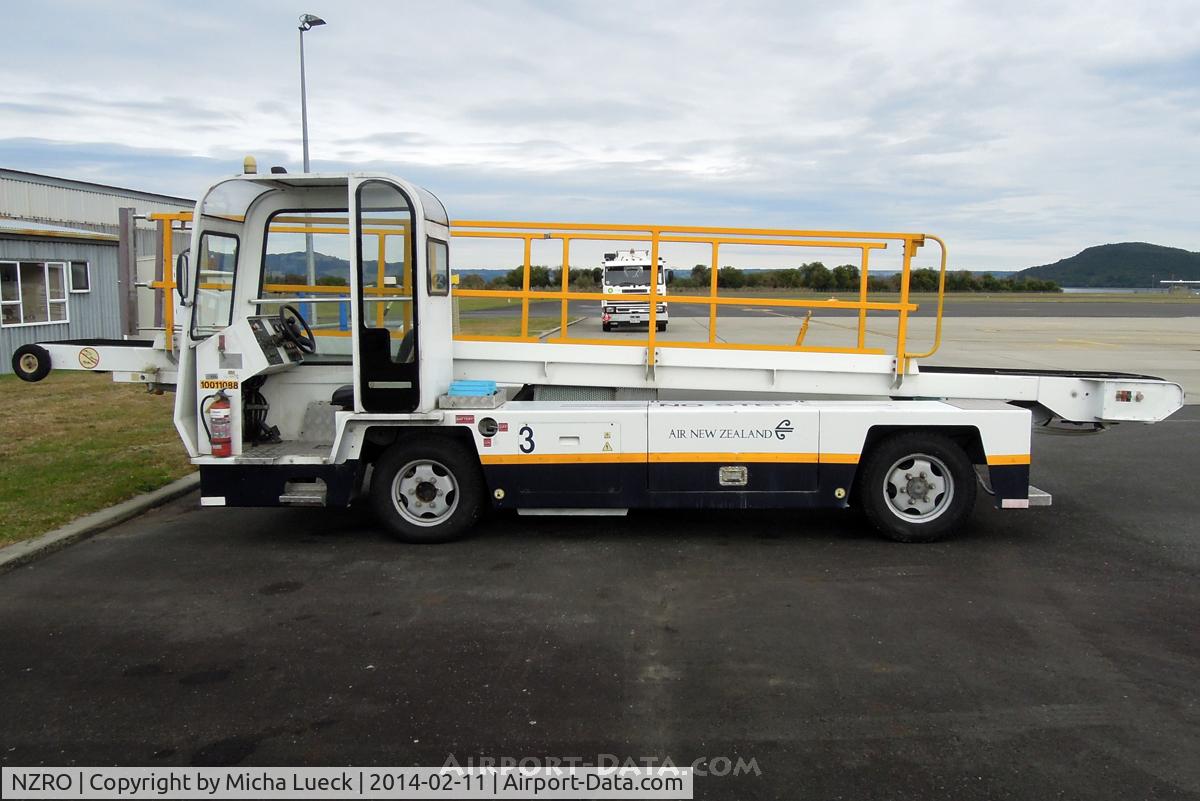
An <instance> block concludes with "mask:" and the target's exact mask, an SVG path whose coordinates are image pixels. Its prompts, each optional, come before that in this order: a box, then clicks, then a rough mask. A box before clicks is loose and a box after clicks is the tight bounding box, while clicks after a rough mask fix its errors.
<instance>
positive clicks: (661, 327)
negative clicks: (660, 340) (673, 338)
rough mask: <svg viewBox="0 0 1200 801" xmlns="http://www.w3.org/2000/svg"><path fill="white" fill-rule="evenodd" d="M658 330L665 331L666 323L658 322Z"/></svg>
mask: <svg viewBox="0 0 1200 801" xmlns="http://www.w3.org/2000/svg"><path fill="white" fill-rule="evenodd" d="M658 330H659V331H666V330H667V324H666V323H659V324H658Z"/></svg>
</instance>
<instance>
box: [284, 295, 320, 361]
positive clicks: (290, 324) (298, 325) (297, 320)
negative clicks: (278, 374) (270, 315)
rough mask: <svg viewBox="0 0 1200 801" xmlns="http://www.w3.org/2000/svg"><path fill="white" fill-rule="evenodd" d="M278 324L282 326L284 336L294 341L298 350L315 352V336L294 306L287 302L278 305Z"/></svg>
mask: <svg viewBox="0 0 1200 801" xmlns="http://www.w3.org/2000/svg"><path fill="white" fill-rule="evenodd" d="M279 325H280V327H281V328H283V334H284V336H286V337H287V338H288V339H290V340H291V341H292V342H295V343H296V347H298V348H299V349H300V350H302V351H304V352H305V353H316V352H317V337H316V335H315V334H313V330H312V327H311V326H309V324H308V321H307V320H305V319H304V317H303V316H301V314H300V310H299V309H297V308H296V307H295V306H292V305H291V304H287V305H284V306H281V307H280V309H279Z"/></svg>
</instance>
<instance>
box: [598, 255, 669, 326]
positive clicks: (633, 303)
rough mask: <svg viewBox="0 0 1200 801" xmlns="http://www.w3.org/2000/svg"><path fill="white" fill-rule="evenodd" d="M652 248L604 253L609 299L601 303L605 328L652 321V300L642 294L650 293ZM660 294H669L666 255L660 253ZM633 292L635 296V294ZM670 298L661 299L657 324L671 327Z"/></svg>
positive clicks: (644, 323)
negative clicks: (641, 296) (669, 320)
mask: <svg viewBox="0 0 1200 801" xmlns="http://www.w3.org/2000/svg"><path fill="white" fill-rule="evenodd" d="M652 263H653V262H652V260H651V256H650V251H648V250H635V249H633V248H630V249H629V250H620V251H617V252H615V253H605V254H604V264H603V273H602V275H603V278H602V279H601V284H602V290H603V292H604V294H605V299H604V301H603V302H601V304H600V324H601V326H602V328H603V329H604V330H605V331H611V330H612V329H613V328H616V327H617V326H622V325H648V324H649V322H650V302H649V301H639V300H637V299H636V297H637V296H638V295H649V294H650V280H651V279H650V273H651V270H650V265H651V264H652ZM656 294H658V295H662V296H665V295H666V294H667V264H666V259H664V258H663V257H662V256H659V257H658V292H657V293H656ZM631 296H632V297H631ZM667 322H668V315H667V302H666V301H665V300H663V301H661V302H658V315H657V321H656V323H657V328H658V330H659V331H666V330H667Z"/></svg>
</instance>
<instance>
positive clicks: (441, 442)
mask: <svg viewBox="0 0 1200 801" xmlns="http://www.w3.org/2000/svg"><path fill="white" fill-rule="evenodd" d="M483 494H484V485H483V476H482V475H481V473H480V471H479V462H478V460H477V459H475V458H474V457H473V456H471V455H469V454H468V453H467V452H466V450H465V449H464V448H462V447H460V446H458V445H456V444H455V443H454V442H452V441H450V440H445V439H438V438H429V439H427V440H425V441H423V442H419V443H417V442H414V443H412V444H407V443H406V444H400V445H396V446H395V447H393V448H391V449H390V450H389V451H388V452H387V453H385V454H384V455H383V457H382V458H381V459H380V460H379V461H378V462H376V464H375V469H374V471H373V474H372V477H371V505H372V506H373V507H374V509H375V514H376V516H377V517H378V518H379V521H380V522H381V523H383V524H384V525H386V526H387V527H388V529H389V530H390V531H391V533H392V534H393V535H394V536H395V537H397V538H398V539H400V540H403V541H404V542H411V543H436V542H449V541H451V540H454V539H457V538H459V537H461V536H462V535H464V534H465V533H466V532H467V530H468V529H470V528H471V526H472V525H474V523H475V520H476V519H477V518H478V517H479V511H480V507H481V506H482V505H483Z"/></svg>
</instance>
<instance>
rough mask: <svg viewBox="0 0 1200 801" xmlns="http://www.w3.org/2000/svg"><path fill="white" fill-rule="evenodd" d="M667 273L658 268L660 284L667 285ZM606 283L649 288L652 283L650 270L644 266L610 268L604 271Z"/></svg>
mask: <svg viewBox="0 0 1200 801" xmlns="http://www.w3.org/2000/svg"><path fill="white" fill-rule="evenodd" d="M666 274H667V271H666V269H664V268H663V267H659V268H658V283H660V284H663V283H666ZM604 283H606V284H608V285H609V286H647V285H648V284H649V283H650V268H649V267H642V266H626V267H609V268H608V269H606V270H605V271H604Z"/></svg>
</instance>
